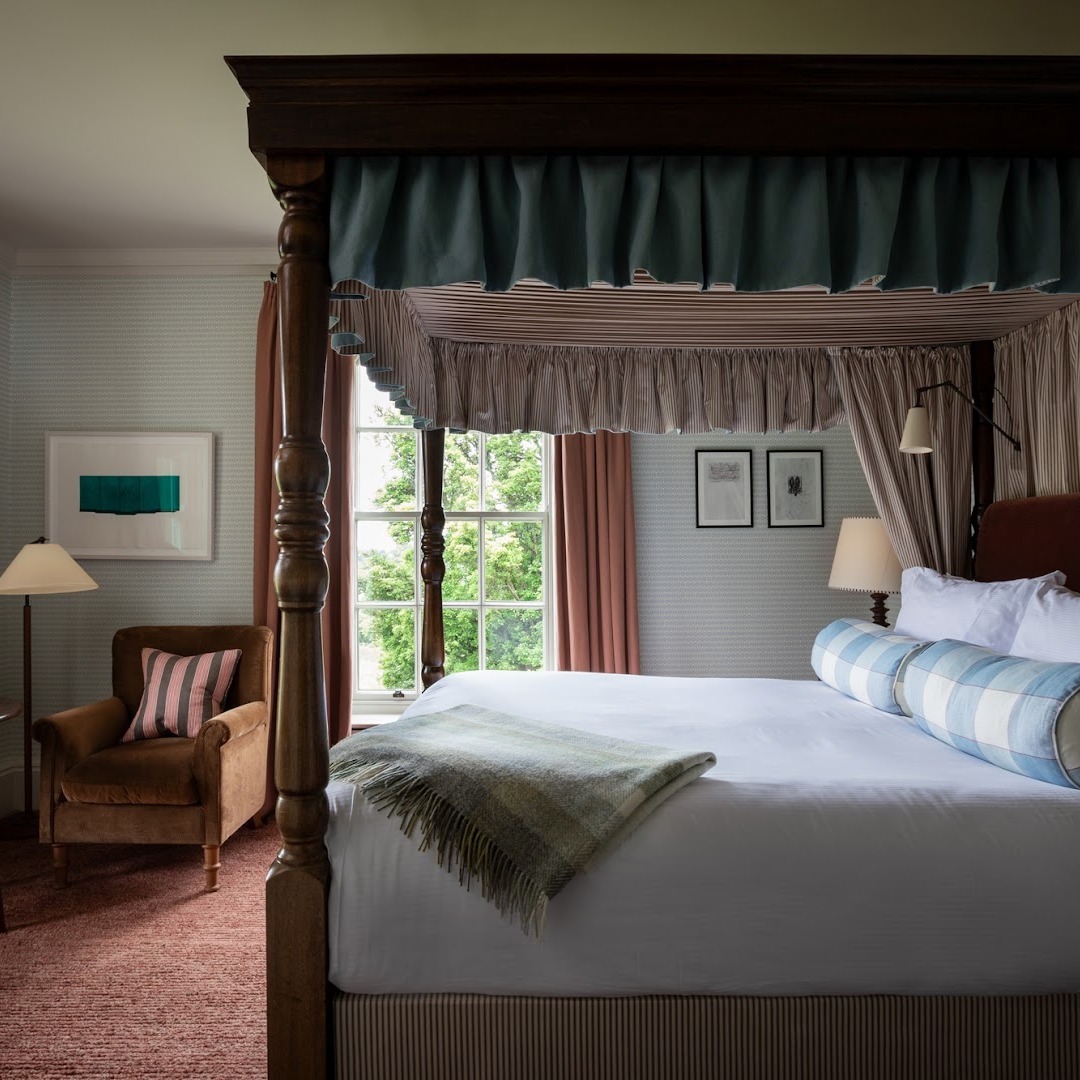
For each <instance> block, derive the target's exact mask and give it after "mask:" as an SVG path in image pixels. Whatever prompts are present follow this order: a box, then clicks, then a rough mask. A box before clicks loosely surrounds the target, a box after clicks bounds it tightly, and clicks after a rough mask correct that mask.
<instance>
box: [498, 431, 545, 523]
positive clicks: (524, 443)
mask: <svg viewBox="0 0 1080 1080" xmlns="http://www.w3.org/2000/svg"><path fill="white" fill-rule="evenodd" d="M541 438H542V436H541V435H539V434H538V433H537V432H535V431H519V432H515V433H514V434H513V435H490V436H488V440H487V450H486V451H485V453H484V484H485V498H484V501H485V503H486V506H485V509H487V510H519V511H533V510H539V509H540V508H541V505H542V502H543V469H542V467H541V463H542V461H543V455H542V443H541Z"/></svg>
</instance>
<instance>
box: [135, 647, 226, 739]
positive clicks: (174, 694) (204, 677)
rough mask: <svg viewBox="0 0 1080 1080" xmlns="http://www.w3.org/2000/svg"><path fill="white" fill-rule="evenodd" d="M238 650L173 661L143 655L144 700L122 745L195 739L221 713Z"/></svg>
mask: <svg viewBox="0 0 1080 1080" xmlns="http://www.w3.org/2000/svg"><path fill="white" fill-rule="evenodd" d="M239 663H240V650H239V649H222V650H221V651H220V652H211V653H199V654H198V655H197V656H176V655H174V654H173V653H167V652H162V651H161V650H160V649H143V651H142V667H143V695H142V701H140V702H139V708H138V709H137V710H136V712H135V716H134V718H133V719H132V721H131V725H130V726H129V727H128V729H127V731H125V732H124V735H123V737H122V738H121V740H120V741H121V742H132V741H133V740H135V739H156V738H158V737H159V736H163V735H180V736H181V737H183V738H186V739H194V738H195V736H196V735H198V734H199V729H200V728H201V727H202V726H203V724H205V723H206V721H207V720H211V719H213V717H215V716H217V714H218V713H219V712H221V711H222V709H223V707H224V701H225V695H226V694H227V693H228V692H229V686H230V685H231V683H232V680H233V675H234V674H235V673H236V667H237V665H238V664H239Z"/></svg>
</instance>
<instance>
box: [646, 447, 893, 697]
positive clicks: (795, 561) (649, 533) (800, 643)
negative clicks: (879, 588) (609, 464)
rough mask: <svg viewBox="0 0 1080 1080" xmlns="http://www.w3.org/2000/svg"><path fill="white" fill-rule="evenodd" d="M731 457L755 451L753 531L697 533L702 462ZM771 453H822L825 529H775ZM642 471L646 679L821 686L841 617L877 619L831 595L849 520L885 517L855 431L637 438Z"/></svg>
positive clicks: (860, 604)
mask: <svg viewBox="0 0 1080 1080" xmlns="http://www.w3.org/2000/svg"><path fill="white" fill-rule="evenodd" d="M723 448H730V449H741V450H747V449H748V450H750V451H751V452H752V456H751V466H752V472H753V499H754V526H753V528H746V529H699V528H697V525H696V512H695V503H694V482H695V481H694V469H695V464H694V461H695V457H694V451H695V450H697V449H702V450H706V449H723ZM770 449H772V450H783V449H792V450H821V451H822V468H823V485H824V496H825V500H824V502H825V526H824V528H775V529H770V528H769V527H768V507H767V498H766V477H765V465H766V456H765V455H766V451H767V450H770ZM633 464H634V501H635V517H636V524H637V555H638V603H639V606H640V611H639V614H640V620H641V662H642V671H643V672H644V673H645V674H647V675H697V676H708V675H724V676H737V677H747V676H768V677H773V678H783V679H805V678H813V677H814V674H813V671H812V670H811V668H810V649H811V646H812V645H813V642H814V636H815V635H816V634H817V632H818V631H819V630H820V629H821V628H822V627H823V626H825V625H826V624H827V623H829V622H831V621H832V620H833V619H836V618H840V617H841V616H845V615H857V616H862V617H864V618H869V617H870V600H869V598H868V597H867V596H866V595H865V594H861V593H846V592H837V591H836V590H833V589H829V588H828V585H827V582H828V578H829V570H830V568H831V566H832V557H833V550H834V548H835V547H836V537H837V534H838V533H839V531H840V521H841V519H842V518H844V517H862V516H865V517H876V516H877V511H876V510H875V509H874V502H873V499H872V498H871V496H870V491H869V489H868V488H867V486H866V480H865V478H864V476H863V472H862V468H861V466H860V465H859V460H858V457H857V456H856V453H855V445H854V443H853V442H852V440H851V433H850V431H849V430H848V429H847V427H838V428H832V429H831V430H829V431H825V432H821V433H819V434H806V433H803V432H798V433H795V432H791V433H787V434H783V435H635V436H634V437H633ZM897 601H899V598H897ZM890 621H891V620H890Z"/></svg>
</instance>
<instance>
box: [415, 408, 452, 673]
mask: <svg viewBox="0 0 1080 1080" xmlns="http://www.w3.org/2000/svg"><path fill="white" fill-rule="evenodd" d="M420 448H421V453H422V455H423V462H424V512H423V513H422V514H421V515H420V524H421V525H422V526H423V530H424V531H423V534H422V535H421V537H420V550H421V551H422V552H423V558H422V559H421V561H420V577H421V578H423V581H424V627H423V633H422V637H421V639H420V663H421V664H422V665H423V667H422V668H421V672H420V676H421V678H422V679H423V682H424V689H425V690H426V689H427V688H428V687H429V686H431V684H432V683H437V682H438V681H439V680H440V679H441V678H442V677H443V676H444V675H445V674H446V666H445V665H446V639H445V635H444V633H443V606H442V582H443V575H444V574H445V573H446V564H445V563H444V562H443V550H444V549H445V544H444V542H443V528H444V527H445V525H446V514H445V513H444V512H443V505H442V500H443V453H444V451H445V449H446V431H445V429H444V428H427V429H425V431H424V432H423V433H422V434H421V436H420Z"/></svg>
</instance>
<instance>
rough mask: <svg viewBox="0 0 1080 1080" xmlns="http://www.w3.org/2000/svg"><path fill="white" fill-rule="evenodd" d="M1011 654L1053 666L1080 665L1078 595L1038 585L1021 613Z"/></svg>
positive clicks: (1059, 588)
mask: <svg viewBox="0 0 1080 1080" xmlns="http://www.w3.org/2000/svg"><path fill="white" fill-rule="evenodd" d="M1012 654H1013V656H1024V657H1027V658H1028V659H1029V660H1048V661H1049V662H1050V663H1052V664H1068V663H1073V664H1075V663H1078V662H1080V593H1074V592H1073V591H1072V589H1064V588H1062V587H1061V586H1059V585H1040V586H1039V588H1037V589H1036V590H1035V595H1034V596H1033V597H1032V598H1031V600H1030V601H1029V602H1028V606H1027V608H1026V609H1025V610H1024V617H1023V618H1022V619H1021V620H1020V629H1019V630H1017V631H1016V640H1015V641H1014V642H1013V647H1012Z"/></svg>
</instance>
